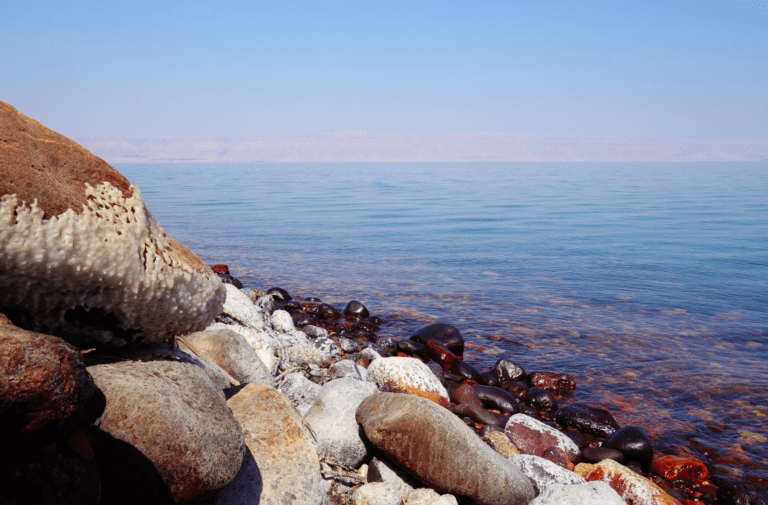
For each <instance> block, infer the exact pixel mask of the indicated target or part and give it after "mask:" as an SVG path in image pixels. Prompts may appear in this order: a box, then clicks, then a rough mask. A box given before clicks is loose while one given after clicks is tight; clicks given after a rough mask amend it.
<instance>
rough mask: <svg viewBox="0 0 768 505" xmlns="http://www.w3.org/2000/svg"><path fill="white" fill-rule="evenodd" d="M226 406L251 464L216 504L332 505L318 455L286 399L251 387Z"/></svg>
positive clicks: (299, 417) (266, 389)
mask: <svg viewBox="0 0 768 505" xmlns="http://www.w3.org/2000/svg"><path fill="white" fill-rule="evenodd" d="M227 404H228V405H229V407H230V408H231V409H232V413H233V414H234V415H235V417H236V418H237V420H238V421H239V422H240V424H241V425H242V427H243V431H244V432H245V443H246V444H247V445H248V449H249V450H250V452H251V454H252V455H253V464H252V465H250V466H249V468H246V469H245V474H244V475H242V476H238V479H236V480H235V482H234V483H233V485H232V486H230V487H229V488H228V489H226V490H225V491H224V492H223V493H221V494H220V495H219V497H218V499H217V500H218V501H217V505H241V504H251V503H253V504H255V503H258V504H259V505H282V504H287V503H290V504H296V505H304V504H306V505H318V504H326V503H328V498H327V496H326V494H325V487H324V485H323V479H322V477H321V475H320V462H319V461H318V458H317V453H316V452H315V450H314V449H313V448H312V444H311V443H310V435H309V433H307V430H306V428H304V426H303V423H302V420H301V416H300V415H299V412H298V411H297V410H296V409H295V408H294V406H293V405H292V404H291V401H290V400H289V399H288V397H287V396H285V395H284V394H283V393H281V392H280V391H278V390H276V389H272V388H269V387H267V386H264V385H263V384H257V383H251V384H248V385H247V386H246V387H245V388H243V389H242V390H241V391H239V392H238V393H237V394H236V395H235V396H233V397H232V398H230V399H229V401H228V402H227ZM241 473H242V472H241Z"/></svg>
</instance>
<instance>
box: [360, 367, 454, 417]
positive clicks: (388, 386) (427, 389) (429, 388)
mask: <svg viewBox="0 0 768 505" xmlns="http://www.w3.org/2000/svg"><path fill="white" fill-rule="evenodd" d="M368 374H369V377H370V378H371V380H372V381H373V382H375V383H376V385H377V386H378V387H379V389H380V390H381V391H386V392H392V393H409V394H412V395H416V396H421V397H423V398H426V399H428V400H431V401H433V402H435V403H439V404H440V405H443V406H446V407H447V406H448V403H449V399H448V391H446V390H445V387H443V385H442V384H440V381H439V380H437V378H436V377H435V376H434V374H433V373H432V372H431V371H430V370H429V368H427V365H425V364H424V363H422V362H421V361H419V360H418V359H416V358H396V357H395V358H381V359H377V360H376V361H374V362H372V363H371V364H370V365H369V366H368Z"/></svg>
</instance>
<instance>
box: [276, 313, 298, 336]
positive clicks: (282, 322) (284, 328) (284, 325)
mask: <svg viewBox="0 0 768 505" xmlns="http://www.w3.org/2000/svg"><path fill="white" fill-rule="evenodd" d="M271 322H272V328H274V330H275V331H276V332H278V333H290V332H292V331H293V330H295V329H296V328H295V327H294V326H293V318H291V315H290V314H289V313H288V312H286V311H284V310H276V311H275V312H274V313H272V318H271Z"/></svg>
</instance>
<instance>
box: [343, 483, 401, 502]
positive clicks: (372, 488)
mask: <svg viewBox="0 0 768 505" xmlns="http://www.w3.org/2000/svg"><path fill="white" fill-rule="evenodd" d="M402 502H403V497H402V496H401V494H400V490H399V489H398V488H397V486H396V485H394V484H391V483H389V482H372V483H370V484H365V485H363V486H360V487H359V488H357V489H356V490H355V492H354V493H352V504H353V505H401V503H402Z"/></svg>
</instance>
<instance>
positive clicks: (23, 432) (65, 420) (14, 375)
mask: <svg viewBox="0 0 768 505" xmlns="http://www.w3.org/2000/svg"><path fill="white" fill-rule="evenodd" d="M93 391H94V383H93V378H92V377H91V375H90V374H89V373H88V371H87V370H86V369H85V364H84V363H83V360H82V358H81V356H80V353H79V352H78V351H77V349H75V348H74V347H72V346H71V345H69V344H67V343H66V342H64V341H63V340H61V339H59V338H56V337H52V336H50V335H42V334H39V333H33V332H31V331H27V330H23V329H20V328H17V327H16V326H14V325H13V324H11V322H10V321H8V319H7V318H6V317H5V316H3V315H2V314H0V433H2V440H3V443H2V447H3V454H4V457H9V456H10V457H14V456H15V455H18V454H19V451H30V450H34V449H36V448H40V447H42V446H44V445H46V444H48V443H50V442H52V441H53V440H54V439H56V438H59V437H62V436H66V435H68V434H69V433H70V432H71V431H72V430H74V428H75V427H76V426H77V424H78V423H79V422H80V421H81V420H83V419H84V417H85V413H86V403H87V402H88V399H89V398H90V397H91V395H92V394H93Z"/></svg>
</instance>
